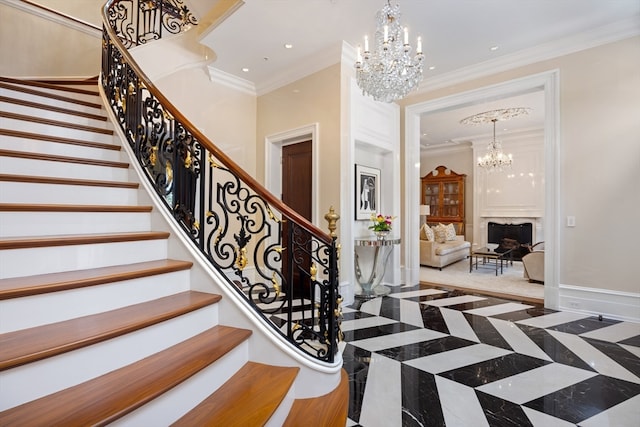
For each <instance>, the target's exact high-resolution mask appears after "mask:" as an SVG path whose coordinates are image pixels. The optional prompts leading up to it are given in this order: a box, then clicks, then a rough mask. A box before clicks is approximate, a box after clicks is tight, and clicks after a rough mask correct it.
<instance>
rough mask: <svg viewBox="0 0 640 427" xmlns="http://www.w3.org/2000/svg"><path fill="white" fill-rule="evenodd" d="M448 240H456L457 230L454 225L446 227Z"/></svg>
mask: <svg viewBox="0 0 640 427" xmlns="http://www.w3.org/2000/svg"><path fill="white" fill-rule="evenodd" d="M445 238H446V240H448V241H451V240H456V228H455V227H454V226H453V224H448V225H447V226H446V237H445Z"/></svg>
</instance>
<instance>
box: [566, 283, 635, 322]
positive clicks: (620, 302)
mask: <svg viewBox="0 0 640 427" xmlns="http://www.w3.org/2000/svg"><path fill="white" fill-rule="evenodd" d="M559 288H560V307H559V308H560V310H566V311H574V312H578V313H588V314H593V315H596V316H598V315H602V317H605V318H608V319H616V320H624V321H630V322H640V310H638V307H640V293H631V292H619V291H611V290H608V289H598V288H587V287H583V286H574V285H563V284H560V286H559Z"/></svg>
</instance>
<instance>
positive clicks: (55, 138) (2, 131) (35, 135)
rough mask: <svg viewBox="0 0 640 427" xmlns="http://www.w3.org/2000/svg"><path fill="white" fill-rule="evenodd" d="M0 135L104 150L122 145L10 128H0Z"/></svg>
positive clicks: (114, 148)
mask: <svg viewBox="0 0 640 427" xmlns="http://www.w3.org/2000/svg"><path fill="white" fill-rule="evenodd" d="M0 135H5V136H13V137H16V138H24V139H33V140H36V141H49V142H58V143H61V144H69V145H78V146H83V147H92V148H101V149H104V150H114V151H120V150H121V149H122V147H120V146H119V145H115V144H107V143H104V142H93V141H84V140H82V139H74V138H65V137H62V136H54V135H43V134H41V133H33V132H23V131H17V130H12V129H0Z"/></svg>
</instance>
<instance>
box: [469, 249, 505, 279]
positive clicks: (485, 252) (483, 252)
mask: <svg viewBox="0 0 640 427" xmlns="http://www.w3.org/2000/svg"><path fill="white" fill-rule="evenodd" d="M473 257H475V258H476V262H475V265H476V270H477V269H478V258H482V264H481V266H483V267H484V266H486V265H488V266H489V267H491V266H492V265H493V264H495V268H496V276H497V275H498V266H499V267H500V274H502V272H503V265H504V264H506V265H507V267H508V266H509V262H511V265H513V249H507V250H506V251H504V252H496V251H494V250H493V249H489V248H479V249H475V250H474V249H472V250H471V256H470V257H469V273H471V272H472V271H473ZM491 260H494V262H493V263H492V262H491ZM491 268H493V267H491Z"/></svg>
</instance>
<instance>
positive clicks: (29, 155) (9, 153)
mask: <svg viewBox="0 0 640 427" xmlns="http://www.w3.org/2000/svg"><path fill="white" fill-rule="evenodd" d="M0 156H4V157H14V158H21V159H32V160H43V161H50V162H62V163H78V164H81V165H92V166H105V167H111V168H121V169H127V168H128V167H129V163H125V162H114V161H110V160H97V159H87V158H82V157H70V156H59V155H56V154H41V153H33V152H30V151H14V150H4V149H0Z"/></svg>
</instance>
